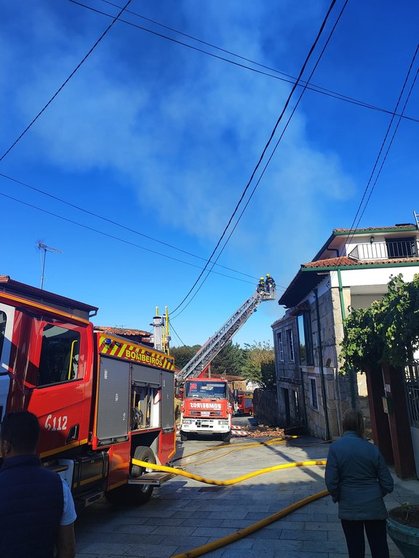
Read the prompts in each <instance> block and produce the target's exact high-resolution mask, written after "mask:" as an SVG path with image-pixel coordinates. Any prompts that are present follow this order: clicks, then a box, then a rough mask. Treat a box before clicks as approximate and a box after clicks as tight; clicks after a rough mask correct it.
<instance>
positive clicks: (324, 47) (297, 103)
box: [174, 0, 348, 318]
mask: <svg viewBox="0 0 419 558" xmlns="http://www.w3.org/2000/svg"><path fill="white" fill-rule="evenodd" d="M347 3H348V0H346V2H345V4H344V5H343V7H342V9H341V11H340V13H339V15H338V17H337V19H336V21H335V23H334V25H333V28H332V30H331V32H330V33H329V36H328V38H327V40H326V42H325V44H324V46H323V48H322V50H321V52H320V54H319V56H318V58H317V61H316V63H315V64H314V66H313V68H312V70H311V72H310V74H309V77H308V79H307V81H306V82H305V85H304V86H303V90H302V91H301V93H300V95H299V97H298V99H297V102H296V103H295V105H294V108H293V109H292V111H291V114H290V115H289V117H288V119H287V122H286V124H285V126H284V128H283V130H282V132H281V134H280V136H279V138H278V140H277V142H276V144H275V147H274V148H273V150H272V152H271V154H270V156H269V158H268V160H267V161H266V163H265V166H264V167H263V169H262V172H261V174H260V176H259V178H258V180H257V181H256V184H255V186H254V187H253V189H252V191H251V193H250V195H249V197H248V199H247V201H246V203H245V205H244V207H243V209H242V211H241V212H240V215H239V217H238V218H237V220H236V223H235V224H234V227H233V228H232V229H231V231H230V234H229V236H228V237H227V239H226V240H225V242H224V245H223V247H222V248H221V250H220V252H219V254H218V256H217V258H216V259H215V263H216V262H217V259H218V258H219V257H220V256H221V254H222V253H223V251H224V249H225V247H226V245H227V243H228V242H229V240H230V238H231V236H232V235H233V233H234V231H235V230H236V227H237V225H238V224H239V222H240V220H241V218H242V216H243V214H244V212H245V211H246V209H247V206H248V205H249V203H250V201H251V199H252V197H253V195H254V193H255V191H256V189H257V187H258V186H259V184H260V182H261V180H262V178H263V176H264V174H265V172H266V170H267V168H268V166H269V164H270V162H271V160H272V158H273V156H274V154H275V152H276V150H277V148H278V146H279V144H280V142H281V141H282V138H283V137H284V134H285V132H286V130H287V128H288V126H289V124H290V122H291V119H292V117H293V115H294V113H295V111H296V110H297V107H298V105H299V104H300V101H301V99H302V97H303V95H304V92H305V90H306V89H307V85H308V83H309V82H310V80H311V78H312V76H313V75H314V72H315V71H316V68H317V66H318V65H319V63H320V60H321V58H322V56H323V54H324V51H325V50H326V47H327V45H328V44H329V42H330V40H331V38H332V35H333V33H334V31H335V28H336V26H337V24H338V23H339V20H340V18H341V16H342V14H343V11H344V10H345V8H346V5H347ZM212 263H213V266H214V262H212ZM211 271H212V268H211V269H210V270H209V271H208V273H207V274H206V276H205V277H204V279H203V280H202V281H201V284H200V285H199V287H198V288H197V290H196V292H195V293H194V295H193V297H192V298H191V299H190V301H189V302H188V304H187V305H186V306H184V308H183V309H182V310H180V312H178V313H177V314H176V316H174V318H177V317H178V316H179V315H180V314H181V313H182V312H183V311H184V310H186V308H187V307H188V306H189V304H190V303H191V302H192V300H193V299H194V298H195V296H196V295H197V294H198V292H199V291H200V290H201V288H202V286H203V284H204V283H205V281H206V279H207V278H208V275H209V273H210V272H211ZM283 289H284V290H285V287H283Z"/></svg>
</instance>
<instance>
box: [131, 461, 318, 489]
mask: <svg viewBox="0 0 419 558" xmlns="http://www.w3.org/2000/svg"><path fill="white" fill-rule="evenodd" d="M132 463H133V465H138V466H139V467H143V468H145V469H152V470H154V471H162V472H165V473H171V474H172V475H180V476H181V477H186V478H188V479H193V480H196V481H199V482H203V483H205V484H215V485H217V486H231V485H233V484H238V483H239V482H243V481H245V480H247V479H251V478H253V477H257V476H259V475H264V474H265V473H272V472H273V471H280V470H282V469H291V468H293V467H313V466H315V465H326V459H314V460H310V461H294V462H293V463H283V464H281V465H274V466H273V467H266V468H265V469H259V470H257V471H253V472H251V473H246V474H245V475H241V476H240V477H236V478H234V479H228V480H213V479H207V478H205V477H201V475H194V474H193V473H189V472H188V471H183V470H182V469H176V468H175V467H167V466H166V465H157V464H155V463H149V462H148V461H140V460H139V459H132Z"/></svg>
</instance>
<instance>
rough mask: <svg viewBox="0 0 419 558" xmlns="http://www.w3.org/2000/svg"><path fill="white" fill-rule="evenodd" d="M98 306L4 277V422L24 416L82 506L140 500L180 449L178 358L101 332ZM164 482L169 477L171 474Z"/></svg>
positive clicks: (0, 302) (47, 460)
mask: <svg viewBox="0 0 419 558" xmlns="http://www.w3.org/2000/svg"><path fill="white" fill-rule="evenodd" d="M96 312H97V308H96V307H94V306H90V305H87V304H84V303H81V302H77V301H74V300H71V299H68V298H65V297H62V296H60V295H56V294H54V293H49V292H47V291H43V290H41V289H37V288H35V287H31V286H29V285H24V284H23V283H19V282H17V281H13V280H12V279H10V278H9V277H7V276H0V418H2V417H3V416H4V414H5V413H6V412H12V411H19V410H24V409H26V410H28V411H31V412H32V413H34V414H35V415H36V416H37V417H38V420H39V423H40V426H41V437H40V443H39V448H38V449H39V453H40V457H41V460H42V461H43V463H44V464H45V466H47V467H51V468H53V469H55V470H57V471H58V472H59V473H60V474H61V475H62V476H63V477H64V478H65V480H66V481H67V482H68V484H69V486H70V487H71V489H72V492H73V494H74V496H75V499H76V501H77V502H78V503H79V504H82V505H88V504H89V503H92V502H94V501H96V500H98V499H99V498H100V497H102V496H104V495H106V496H107V497H108V498H109V500H111V501H115V502H117V501H121V500H123V501H127V502H130V503H142V502H145V501H147V500H148V499H149V498H150V496H151V493H152V491H153V487H154V486H158V485H159V484H160V482H162V480H164V479H163V477H164V475H161V474H159V473H147V471H146V470H144V469H143V468H140V467H138V466H133V465H132V464H131V460H132V458H137V459H139V460H142V461H149V462H154V463H155V462H158V463H163V464H166V463H167V462H168V461H169V459H170V457H171V456H172V455H173V454H174V451H175V424H174V361H173V358H171V357H169V356H168V355H167V354H165V353H161V352H159V351H155V350H154V349H153V348H152V347H148V346H144V345H140V344H138V343H135V342H132V341H130V340H127V339H126V338H122V337H116V336H112V335H107V334H105V333H103V332H96V331H95V330H94V326H93V324H92V323H91V321H90V319H91V317H92V316H94V315H95V314H96ZM166 477H167V475H166Z"/></svg>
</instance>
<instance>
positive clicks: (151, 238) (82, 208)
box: [0, 172, 257, 281]
mask: <svg viewBox="0 0 419 558" xmlns="http://www.w3.org/2000/svg"><path fill="white" fill-rule="evenodd" d="M0 177H2V178H5V179H7V180H10V181H11V182H14V183H15V184H19V185H20V186H24V187H25V188H28V189H30V190H33V191H34V192H38V193H40V194H42V195H44V196H47V197H49V198H51V199H53V200H56V201H58V202H60V203H62V204H64V205H67V206H68V207H72V208H73V209H77V210H78V211H81V212H83V213H86V214H87V215H90V216H92V217H96V218H97V219H100V220H102V221H105V222H106V223H110V224H111V225H115V226H117V227H120V228H121V229H124V230H126V231H128V232H131V233H134V234H136V235H139V236H142V237H143V238H146V239H147V240H152V241H153V242H156V243H158V244H161V245H163V246H167V247H168V248H171V249H173V250H177V251H178V252H182V253H183V254H186V255H188V256H192V257H194V258H197V259H199V260H203V261H206V258H204V257H203V256H198V255H197V254H193V253H192V252H189V251H188V250H184V249H183V248H179V247H177V246H175V245H174V244H170V243H169V242H165V241H163V240H159V239H158V238H155V237H153V236H150V235H148V234H145V233H142V232H140V231H138V230H136V229H133V228H131V227H128V226H126V225H123V224H122V223H119V222H118V221H115V220H114V219H109V218H108V217H104V216H103V215H100V214H99V213H96V212H94V211H91V210H89V209H86V208H85V207H81V206H79V205H77V204H75V203H72V202H69V201H67V200H65V199H63V198H60V197H59V196H56V195H54V194H51V193H50V192H46V191H45V190H42V189H41V188H38V187H36V186H32V185H30V184H28V183H27V182H23V181H22V180H18V179H17V178H13V177H12V176H9V175H7V174H5V173H2V172H0ZM217 266H218V267H221V268H223V269H226V270H228V271H232V272H233V273H238V274H240V275H244V276H245V277H249V278H250V279H253V280H255V281H257V277H255V276H253V275H250V274H248V273H245V272H243V271H239V270H237V269H233V268H231V267H227V266H225V265H221V264H218V263H217Z"/></svg>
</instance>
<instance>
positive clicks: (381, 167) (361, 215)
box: [356, 69, 419, 228]
mask: <svg viewBox="0 0 419 558" xmlns="http://www.w3.org/2000/svg"><path fill="white" fill-rule="evenodd" d="M418 73H419V69H418V70H416V74H415V77H414V80H413V82H412V85H411V87H410V90H409V93H408V95H407V97H406V101H405V103H404V106H403V110H402V113H403V111H404V109H405V108H406V106H407V103H408V102H409V99H410V95H411V93H412V91H413V88H414V86H415V83H416V79H417V77H418ZM400 122H401V118H399V119H398V121H397V124H396V126H395V128H394V131H393V134H392V136H391V139H390V142H389V144H388V147H387V149H386V152H385V154H384V157H383V160H382V162H381V165H380V168H379V169H378V172H377V175H376V177H375V179H374V182H373V184H372V186H371V189H370V192H369V194H368V198H367V201H366V202H365V205H364V208H363V210H362V212H361V214H360V216H359V219H358V223H357V225H356V228H357V227H358V226H359V223H360V221H361V219H362V217H363V215H364V213H365V210H366V208H367V205H368V203H369V201H370V199H371V196H372V193H373V191H374V188H375V186H376V184H377V182H378V179H379V178H380V175H381V171H382V170H383V167H384V164H385V162H386V160H387V157H388V154H389V152H390V149H391V146H392V145H393V141H394V138H395V137H396V134H397V130H398V129H399V126H400Z"/></svg>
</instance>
